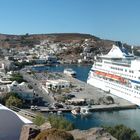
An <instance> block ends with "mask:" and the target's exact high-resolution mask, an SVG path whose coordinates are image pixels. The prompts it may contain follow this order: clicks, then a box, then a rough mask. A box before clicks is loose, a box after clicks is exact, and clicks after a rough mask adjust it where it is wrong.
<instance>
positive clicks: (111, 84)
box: [100, 80, 140, 96]
mask: <svg viewBox="0 0 140 140" xmlns="http://www.w3.org/2000/svg"><path fill="white" fill-rule="evenodd" d="M100 81H102V80H100ZM110 81H111V80H110ZM106 82H107V81H106ZM107 83H108V84H109V85H113V86H115V87H119V88H121V89H125V90H127V91H131V92H133V93H135V94H138V95H140V93H139V92H137V91H135V90H132V89H128V88H124V87H122V86H119V85H116V84H114V83H110V82H107ZM117 84H120V83H117ZM128 87H129V88H132V87H131V86H130V85H128ZM109 88H112V87H109ZM115 90H118V89H115ZM118 91H120V92H123V91H121V90H118ZM123 93H125V92H123ZM125 94H127V95H130V96H131V94H129V93H125Z"/></svg>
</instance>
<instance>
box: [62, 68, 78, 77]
mask: <svg viewBox="0 0 140 140" xmlns="http://www.w3.org/2000/svg"><path fill="white" fill-rule="evenodd" d="M64 74H66V75H68V76H72V77H76V71H74V70H73V69H71V68H66V69H64Z"/></svg>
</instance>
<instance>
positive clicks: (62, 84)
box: [46, 79, 70, 90]
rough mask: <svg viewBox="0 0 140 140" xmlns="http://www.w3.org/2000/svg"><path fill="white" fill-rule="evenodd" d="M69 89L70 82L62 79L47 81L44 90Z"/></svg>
mask: <svg viewBox="0 0 140 140" xmlns="http://www.w3.org/2000/svg"><path fill="white" fill-rule="evenodd" d="M69 87H70V82H69V81H66V80H62V79H57V80H47V81H46V88H47V89H55V90H56V89H66V88H69Z"/></svg>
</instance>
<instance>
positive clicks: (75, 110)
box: [71, 107, 80, 116]
mask: <svg viewBox="0 0 140 140" xmlns="http://www.w3.org/2000/svg"><path fill="white" fill-rule="evenodd" d="M71 113H72V114H73V115H75V116H79V115H80V108H79V107H78V108H74V109H73V110H72V111H71Z"/></svg>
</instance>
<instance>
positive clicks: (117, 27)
mask: <svg viewBox="0 0 140 140" xmlns="http://www.w3.org/2000/svg"><path fill="white" fill-rule="evenodd" d="M0 33H4V34H26V33H29V34H41V33H86V34H92V35H95V36H97V37H100V38H102V39H109V40H116V41H118V40H119V41H122V42H124V43H128V44H133V45H140V0H0Z"/></svg>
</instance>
